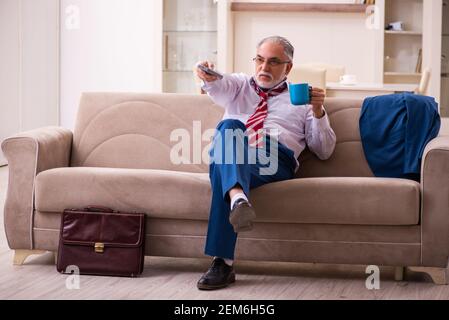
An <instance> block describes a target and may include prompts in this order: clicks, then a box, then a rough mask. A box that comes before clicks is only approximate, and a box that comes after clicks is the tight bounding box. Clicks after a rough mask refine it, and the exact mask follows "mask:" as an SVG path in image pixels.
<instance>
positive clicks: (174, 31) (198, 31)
mask: <svg viewBox="0 0 449 320" xmlns="http://www.w3.org/2000/svg"><path fill="white" fill-rule="evenodd" d="M164 32H170V33H217V30H164Z"/></svg>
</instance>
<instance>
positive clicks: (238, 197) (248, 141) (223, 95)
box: [196, 36, 336, 290]
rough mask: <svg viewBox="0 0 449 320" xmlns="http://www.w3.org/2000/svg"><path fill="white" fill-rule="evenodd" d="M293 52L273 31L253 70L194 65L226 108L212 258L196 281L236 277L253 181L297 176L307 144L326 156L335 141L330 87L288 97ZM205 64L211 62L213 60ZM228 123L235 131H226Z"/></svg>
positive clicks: (215, 171)
mask: <svg viewBox="0 0 449 320" xmlns="http://www.w3.org/2000/svg"><path fill="white" fill-rule="evenodd" d="M293 53H294V48H293V46H292V45H291V43H290V42H289V41H288V40H287V39H285V38H283V37H279V36H272V37H268V38H265V39H263V40H262V41H260V43H259V44H258V46H257V55H256V57H255V58H254V62H255V75H254V76H252V77H250V76H247V75H245V74H229V75H224V76H223V78H222V79H220V78H219V77H217V76H216V75H210V74H207V73H205V72H204V71H202V70H201V69H199V68H198V69H197V70H196V72H197V75H198V77H199V78H200V79H201V80H202V81H203V86H202V89H203V90H204V91H205V92H207V94H208V95H209V96H210V97H211V98H212V100H213V101H214V102H215V103H216V104H218V105H221V106H223V107H224V108H225V114H224V117H223V120H222V121H221V122H220V123H219V124H218V126H217V131H216V135H215V137H214V141H213V143H212V147H211V150H210V156H211V164H210V171H209V175H210V180H211V185H212V203H211V211H210V217H209V226H208V233H207V240H206V248H205V254H206V255H209V256H212V257H214V259H213V261H212V264H211V266H210V268H209V270H207V272H206V273H205V274H204V275H203V276H202V277H201V279H200V280H199V281H198V284H197V286H198V288H199V289H202V290H211V289H219V288H224V287H226V286H227V285H229V284H231V283H233V282H235V273H234V269H233V260H234V251H235V245H236V240H237V234H238V233H239V232H243V231H247V230H251V228H252V221H253V220H254V219H255V217H256V213H255V211H254V208H253V207H252V206H251V204H250V202H249V200H248V197H249V193H250V189H253V188H257V187H259V186H261V185H263V184H266V183H270V182H276V181H282V180H287V179H291V178H293V177H294V173H295V171H296V170H297V168H298V165H299V164H298V161H297V158H298V156H299V154H300V153H301V152H302V151H303V150H304V149H305V146H306V144H307V146H308V147H309V149H310V150H311V151H312V152H314V153H315V154H316V155H317V156H318V157H319V158H320V159H323V160H324V159H328V158H329V157H330V156H331V154H332V152H333V150H334V148H335V141H336V139H335V134H334V131H333V130H332V128H331V126H330V124H329V119H328V117H327V114H326V111H325V109H324V106H323V103H324V98H325V94H324V91H323V90H322V89H319V88H312V90H311V99H310V105H303V106H295V105H292V104H291V102H290V95H289V92H288V83H287V75H288V74H289V72H290V70H291V69H292V66H293ZM200 64H202V65H204V66H206V67H210V68H213V65H211V64H210V63H208V62H207V61H204V62H200ZM230 130H232V131H233V132H236V134H234V135H231V136H230V135H228V134H227V133H228V132H229V131H230ZM239 132H240V133H244V134H239ZM273 132H274V133H273ZM224 137H231V139H224ZM273 141H274V142H273ZM273 144H275V147H276V148H274V149H273V148H272V147H273ZM239 150H243V153H244V156H243V158H242V157H239V156H238V155H236V153H239V152H238V151H239ZM273 150H274V152H273ZM229 153H233V154H231V155H230V154H229ZM271 153H273V154H275V156H276V157H275V158H276V159H275V161H276V165H275V166H274V167H275V170H271V172H269V171H267V172H269V173H267V172H265V174H262V171H261V169H263V168H265V169H267V166H266V165H267V157H270V156H271ZM225 158H226V159H225ZM223 159H225V160H223ZM239 159H240V160H242V159H243V160H242V161H240V162H239V161H238V160H239ZM273 214H275V213H273Z"/></svg>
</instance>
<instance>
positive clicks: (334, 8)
mask: <svg viewBox="0 0 449 320" xmlns="http://www.w3.org/2000/svg"><path fill="white" fill-rule="evenodd" d="M367 8H368V5H366V4H346V3H345V4H330V3H274V2H273V3H261V2H233V3H232V4H231V11H234V12H238V11H259V12H264V11H269V12H334V13H341V12H349V13H365V12H366V9H367Z"/></svg>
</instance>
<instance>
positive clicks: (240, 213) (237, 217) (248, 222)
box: [229, 198, 256, 233]
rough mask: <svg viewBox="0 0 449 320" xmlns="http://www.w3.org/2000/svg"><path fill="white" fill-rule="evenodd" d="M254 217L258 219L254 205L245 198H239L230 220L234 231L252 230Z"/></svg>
mask: <svg viewBox="0 0 449 320" xmlns="http://www.w3.org/2000/svg"><path fill="white" fill-rule="evenodd" d="M254 219H256V212H255V211H254V208H253V206H252V205H251V204H250V203H249V202H248V201H246V200H245V199H243V198H241V199H237V201H236V202H235V203H234V206H233V207H232V210H231V213H230V215H229V222H230V223H231V224H232V227H233V228H234V232H235V233H239V232H244V231H250V230H252V228H253V220H254Z"/></svg>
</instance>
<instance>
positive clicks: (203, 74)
mask: <svg viewBox="0 0 449 320" xmlns="http://www.w3.org/2000/svg"><path fill="white" fill-rule="evenodd" d="M197 65H203V66H205V67H207V68H209V69H212V70H213V69H214V64H213V63H211V62H208V61H201V62H199V63H197ZM196 74H197V76H198V78H200V79H201V80H203V81H206V82H213V81H215V80H218V77H217V76H215V75H210V74H207V73H206V72H204V71H203V70H201V69H200V68H198V67H197V68H196Z"/></svg>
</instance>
